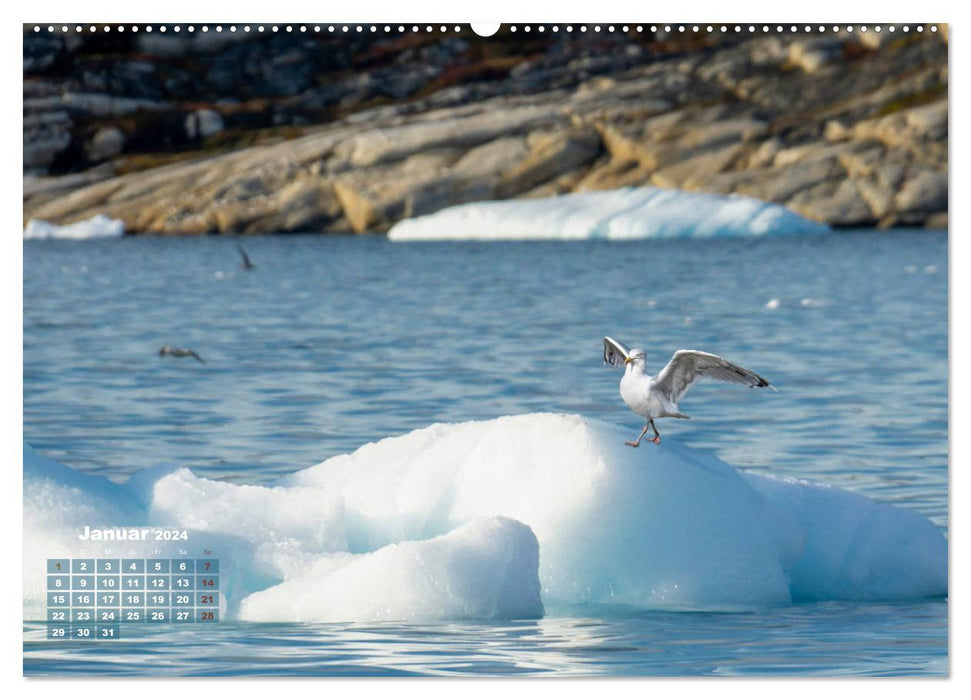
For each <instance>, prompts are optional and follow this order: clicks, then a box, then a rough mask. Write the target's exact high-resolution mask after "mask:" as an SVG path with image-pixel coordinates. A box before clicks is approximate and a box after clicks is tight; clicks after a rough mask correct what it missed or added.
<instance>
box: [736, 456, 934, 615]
mask: <svg viewBox="0 0 971 700" xmlns="http://www.w3.org/2000/svg"><path fill="white" fill-rule="evenodd" d="M746 478H747V479H748V481H749V483H750V484H752V486H754V487H755V489H756V490H757V491H759V492H760V493H762V494H763V495H765V496H766V497H767V498H769V499H770V500H771V501H772V502H773V503H775V504H777V505H779V506H781V507H782V508H783V509H785V511H786V512H787V513H789V514H791V515H792V516H793V517H794V518H795V519H796V521H797V522H798V523H799V526H800V527H801V528H802V530H803V531H804V532H805V533H806V534H807V537H806V539H805V549H804V551H803V553H802V556H800V557H799V559H798V560H797V561H796V564H795V566H794V567H792V569H791V571H790V577H791V583H790V590H791V592H792V597H793V599H794V600H898V599H908V598H920V597H929V596H936V595H943V594H944V593H946V592H947V548H946V545H945V541H944V537H943V536H942V535H941V533H940V531H939V530H938V529H937V527H936V526H935V525H934V524H933V523H931V521H929V520H928V519H927V518H925V517H923V516H922V515H919V514H918V513H914V512H911V511H908V510H904V509H902V508H896V507H894V506H891V505H888V504H886V503H878V502H876V501H874V500H872V499H869V498H866V497H865V496H861V495H860V494H856V493H853V492H851V491H843V490H841V489H837V488H833V487H830V486H822V485H818V484H811V483H809V482H806V481H801V480H798V479H781V478H774V477H771V476H763V475H757V474H747V475H746Z"/></svg>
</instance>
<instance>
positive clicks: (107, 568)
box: [98, 559, 121, 574]
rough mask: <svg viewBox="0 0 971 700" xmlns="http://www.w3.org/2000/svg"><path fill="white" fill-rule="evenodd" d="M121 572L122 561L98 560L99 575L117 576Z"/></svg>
mask: <svg viewBox="0 0 971 700" xmlns="http://www.w3.org/2000/svg"><path fill="white" fill-rule="evenodd" d="M119 571H121V561H120V560H118V559H99V560H98V573H99V574H117V573H118V572H119Z"/></svg>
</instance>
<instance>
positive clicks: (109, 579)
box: [98, 576, 121, 591]
mask: <svg viewBox="0 0 971 700" xmlns="http://www.w3.org/2000/svg"><path fill="white" fill-rule="evenodd" d="M120 578H121V577H120V576H98V590H99V591H117V590H118V589H119V588H121V585H120V580H119V579H120Z"/></svg>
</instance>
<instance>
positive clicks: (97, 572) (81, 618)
mask: <svg viewBox="0 0 971 700" xmlns="http://www.w3.org/2000/svg"><path fill="white" fill-rule="evenodd" d="M219 603H220V600H219V559H217V558H212V557H208V558H204V559H196V558H188V557H183V558H177V559H158V558H155V559H149V558H145V559H132V558H120V557H119V558H100V559H94V558H92V559H48V560H47V637H48V639H77V640H110V639H118V638H120V637H121V631H122V628H123V627H124V626H125V625H126V624H138V623H147V624H152V623H155V624H159V623H168V622H171V623H209V624H211V623H215V622H218V621H219Z"/></svg>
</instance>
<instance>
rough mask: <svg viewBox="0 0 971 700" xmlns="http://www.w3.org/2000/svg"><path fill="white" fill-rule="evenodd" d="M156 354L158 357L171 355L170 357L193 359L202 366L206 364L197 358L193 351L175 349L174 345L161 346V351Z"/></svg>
mask: <svg viewBox="0 0 971 700" xmlns="http://www.w3.org/2000/svg"><path fill="white" fill-rule="evenodd" d="M158 354H159V356H160V357H162V356H165V355H171V356H172V357H194V358H196V359H197V360H199V362H201V363H202V364H206V361H205V360H203V359H202V358H201V357H199V355H198V354H197V353H196V351H195V350H190V349H189V348H177V347H175V346H174V345H163V346H162V349H161V350H159V351H158Z"/></svg>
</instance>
